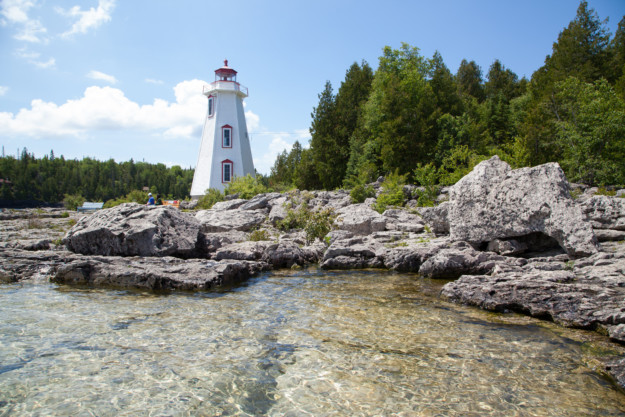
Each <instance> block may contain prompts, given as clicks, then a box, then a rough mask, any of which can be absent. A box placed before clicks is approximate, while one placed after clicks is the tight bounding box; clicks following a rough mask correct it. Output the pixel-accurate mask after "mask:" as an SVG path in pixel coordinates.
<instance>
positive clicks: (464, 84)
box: [456, 59, 484, 102]
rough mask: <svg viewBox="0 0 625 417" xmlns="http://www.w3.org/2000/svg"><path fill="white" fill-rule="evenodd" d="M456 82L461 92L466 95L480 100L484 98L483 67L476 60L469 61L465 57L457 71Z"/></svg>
mask: <svg viewBox="0 0 625 417" xmlns="http://www.w3.org/2000/svg"><path fill="white" fill-rule="evenodd" d="M456 82H457V83H458V89H459V90H460V94H461V95H463V96H465V97H474V98H476V99H477V100H478V101H479V102H482V101H483V100H484V86H483V85H482V69H481V68H480V67H479V65H477V64H476V63H475V61H471V62H467V60H466V59H463V60H462V61H461V62H460V66H459V67H458V72H456Z"/></svg>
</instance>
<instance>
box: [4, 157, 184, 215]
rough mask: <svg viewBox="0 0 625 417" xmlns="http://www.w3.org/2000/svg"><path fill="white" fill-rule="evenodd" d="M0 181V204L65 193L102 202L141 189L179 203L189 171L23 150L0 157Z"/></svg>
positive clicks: (56, 198)
mask: <svg viewBox="0 0 625 417" xmlns="http://www.w3.org/2000/svg"><path fill="white" fill-rule="evenodd" d="M0 178H2V179H8V180H10V181H11V185H7V184H6V183H2V184H0V200H13V201H15V200H35V201H41V202H47V203H58V202H62V201H63V200H64V198H65V195H81V196H82V197H83V198H84V199H85V201H106V200H111V199H117V198H119V197H122V196H125V195H127V194H128V193H129V192H130V191H132V190H134V189H142V188H143V187H145V186H147V187H152V189H153V191H152V192H155V190H158V191H159V193H160V194H161V195H163V197H164V198H175V199H179V200H181V199H184V198H185V197H188V196H189V190H190V188H191V182H192V180H193V169H182V168H180V167H179V166H173V167H171V168H167V167H166V166H165V165H164V164H149V163H145V162H134V161H133V160H130V161H126V162H120V163H117V162H115V161H114V160H113V159H110V160H108V161H98V160H95V159H92V158H83V159H82V160H71V159H68V160H66V159H65V158H64V157H63V156H55V155H54V152H51V153H50V155H45V156H44V157H42V158H40V159H37V158H35V156H34V155H33V154H30V153H28V151H27V150H26V149H24V150H23V151H22V154H21V156H20V157H19V158H15V157H12V156H5V157H1V158H0Z"/></svg>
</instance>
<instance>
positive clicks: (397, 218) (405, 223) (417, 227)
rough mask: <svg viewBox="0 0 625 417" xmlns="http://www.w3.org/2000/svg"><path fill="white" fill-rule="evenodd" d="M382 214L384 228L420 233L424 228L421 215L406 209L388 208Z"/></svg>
mask: <svg viewBox="0 0 625 417" xmlns="http://www.w3.org/2000/svg"><path fill="white" fill-rule="evenodd" d="M382 216H383V217H384V218H385V219H386V230H398V231H401V232H414V233H421V232H423V230H424V228H425V227H424V224H423V220H422V219H421V217H419V216H417V215H416V214H413V213H409V212H408V211H407V210H400V209H388V210H386V211H384V213H383V214H382Z"/></svg>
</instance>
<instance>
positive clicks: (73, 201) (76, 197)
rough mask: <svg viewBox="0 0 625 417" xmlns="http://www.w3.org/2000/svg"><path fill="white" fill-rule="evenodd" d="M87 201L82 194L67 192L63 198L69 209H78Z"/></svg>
mask: <svg viewBox="0 0 625 417" xmlns="http://www.w3.org/2000/svg"><path fill="white" fill-rule="evenodd" d="M84 202H85V198H84V197H83V196H81V195H80V194H73V195H70V194H65V198H64V199H63V205H64V206H65V208H66V209H68V210H76V209H77V208H78V207H80V206H82V205H83V203H84Z"/></svg>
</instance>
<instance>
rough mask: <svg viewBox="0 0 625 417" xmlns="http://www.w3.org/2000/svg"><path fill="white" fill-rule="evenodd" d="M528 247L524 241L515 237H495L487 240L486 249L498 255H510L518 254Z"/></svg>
mask: <svg viewBox="0 0 625 417" xmlns="http://www.w3.org/2000/svg"><path fill="white" fill-rule="evenodd" d="M527 249H528V247H527V245H526V244H525V243H524V242H521V241H519V240H517V239H495V240H491V241H490V242H488V247H487V249H486V250H488V251H489V252H495V253H498V254H499V255H505V256H511V255H519V254H521V253H523V252H525V251H526V250H527Z"/></svg>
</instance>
